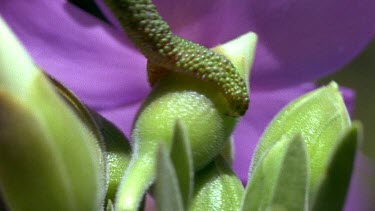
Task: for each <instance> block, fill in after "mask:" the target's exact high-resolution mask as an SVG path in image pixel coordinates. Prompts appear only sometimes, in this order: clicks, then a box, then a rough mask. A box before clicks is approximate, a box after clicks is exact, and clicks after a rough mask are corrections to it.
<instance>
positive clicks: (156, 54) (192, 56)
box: [105, 0, 249, 117]
mask: <svg viewBox="0 0 375 211" xmlns="http://www.w3.org/2000/svg"><path fill="white" fill-rule="evenodd" d="M105 2H106V4H107V6H108V7H109V8H110V9H111V11H112V12H113V13H114V15H115V17H116V18H117V19H118V20H119V21H120V23H121V25H122V27H123V28H124V30H125V32H126V34H127V35H128V37H129V38H130V40H131V41H132V42H133V43H134V44H135V46H136V47H137V48H138V49H139V50H140V51H141V52H142V53H143V54H144V55H145V57H146V58H147V60H148V77H149V82H150V84H151V85H152V86H153V85H154V84H156V83H157V82H158V81H159V79H160V78H162V77H163V76H164V75H166V74H167V73H168V72H169V71H176V72H182V73H185V74H189V75H192V76H194V77H196V78H199V79H201V80H203V81H207V82H210V83H213V84H214V85H215V86H216V87H217V88H218V89H219V90H220V92H221V93H222V94H223V95H224V96H225V98H226V99H227V101H228V104H229V107H230V113H229V114H228V115H231V116H236V117H237V116H242V115H244V114H245V112H246V110H247V108H248V104H249V98H248V90H247V88H246V83H245V81H244V80H245V79H243V78H242V77H241V76H240V74H239V73H238V72H237V71H236V69H235V67H234V66H233V64H232V63H231V62H230V61H229V60H228V59H226V58H225V57H224V56H222V55H220V54H218V53H216V52H214V51H211V50H209V49H207V48H205V47H203V46H201V45H199V44H197V43H193V42H191V41H188V40H185V39H183V38H181V37H178V36H175V35H174V34H173V33H172V32H171V30H170V27H169V25H168V24H167V23H166V22H165V21H164V20H163V19H162V17H160V15H159V14H158V12H157V9H156V7H155V5H154V4H153V3H152V1H151V0H105Z"/></svg>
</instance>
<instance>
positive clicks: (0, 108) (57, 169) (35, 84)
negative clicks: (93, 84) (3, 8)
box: [0, 18, 106, 210]
mask: <svg viewBox="0 0 375 211" xmlns="http://www.w3.org/2000/svg"><path fill="white" fill-rule="evenodd" d="M95 134H97V133H96V131H92V128H91V127H89V126H87V125H86V124H85V123H84V122H83V121H82V120H81V119H80V118H79V117H78V116H77V114H76V113H75V112H74V111H73V110H72V109H71V108H70V107H69V106H68V105H67V104H66V102H64V101H63V100H62V99H61V97H60V96H59V95H58V94H57V93H56V91H55V88H54V86H53V85H52V84H51V83H50V82H49V81H48V80H47V79H46V77H45V76H44V74H43V73H42V72H41V71H39V69H38V68H37V67H35V65H34V64H33V62H32V61H31V59H30V57H29V56H28V55H27V53H26V51H25V50H24V49H23V48H22V47H21V46H20V44H19V42H18V41H17V40H16V38H15V36H14V35H13V34H12V32H11V31H10V30H9V29H8V27H7V26H6V24H5V23H4V22H3V21H2V19H1V18H0V189H1V190H2V194H3V196H4V198H5V201H6V203H7V205H8V206H9V207H10V208H11V209H12V210H97V209H100V208H101V206H102V203H103V199H104V195H105V193H104V190H105V169H106V167H105V162H104V160H105V158H104V155H103V152H102V149H101V146H100V140H98V137H97V136H96V135H95ZM46 199H48V200H46Z"/></svg>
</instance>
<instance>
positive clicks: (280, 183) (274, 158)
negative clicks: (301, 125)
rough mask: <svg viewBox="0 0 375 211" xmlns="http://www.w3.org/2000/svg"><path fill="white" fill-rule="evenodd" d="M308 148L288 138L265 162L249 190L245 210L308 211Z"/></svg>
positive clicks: (244, 200)
mask: <svg viewBox="0 0 375 211" xmlns="http://www.w3.org/2000/svg"><path fill="white" fill-rule="evenodd" d="M307 185H308V168H307V156H306V146H305V143H304V141H303V139H302V138H301V137H300V136H296V137H294V138H292V139H289V138H287V137H284V138H283V139H282V140H280V141H278V142H277V143H276V144H275V145H274V146H273V147H272V148H271V149H270V150H269V151H268V152H266V153H265V154H264V155H263V157H262V158H261V160H260V162H259V164H258V165H257V167H256V169H255V170H254V171H253V173H252V175H251V179H250V180H249V183H248V185H247V187H246V191H245V196H244V198H243V202H242V210H244V211H247V210H268V209H269V210H296V211H300V210H304V209H305V208H306V207H305V206H306V204H307V188H308V186H307Z"/></svg>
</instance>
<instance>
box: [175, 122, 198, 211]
mask: <svg viewBox="0 0 375 211" xmlns="http://www.w3.org/2000/svg"><path fill="white" fill-rule="evenodd" d="M172 142H173V143H172V149H171V159H172V162H173V166H174V169H175V171H176V175H177V181H178V184H179V189H180V190H181V196H182V201H183V204H184V207H185V208H187V207H188V204H189V202H190V199H191V196H192V192H193V177H194V167H193V158H192V154H191V148H190V144H189V138H188V136H187V133H186V129H185V127H184V126H183V124H182V123H181V122H180V121H177V122H176V125H175V129H174V135H173V140H172Z"/></svg>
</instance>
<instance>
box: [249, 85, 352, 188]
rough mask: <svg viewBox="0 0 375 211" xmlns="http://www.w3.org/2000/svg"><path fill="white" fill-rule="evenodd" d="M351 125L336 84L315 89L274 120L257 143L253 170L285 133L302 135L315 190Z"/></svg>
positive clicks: (311, 181) (311, 182)
mask: <svg viewBox="0 0 375 211" xmlns="http://www.w3.org/2000/svg"><path fill="white" fill-rule="evenodd" d="M349 125H350V119H349V115H348V112H347V110H346V107H345V104H344V102H343V99H342V96H341V93H340V92H339V90H338V85H337V84H336V83H334V82H332V83H330V84H329V85H328V86H325V87H322V88H319V89H317V90H315V91H312V92H310V93H308V94H306V95H304V96H302V97H300V98H298V99H297V100H294V101H293V102H291V103H290V104H289V105H287V106H286V107H285V108H284V109H283V110H282V111H281V112H280V113H279V114H277V116H276V117H275V118H274V119H273V120H272V122H271V123H270V125H269V126H268V127H267V129H266V131H265V132H264V134H263V135H262V137H261V140H260V143H259V145H258V146H257V150H256V152H255V155H254V158H253V162H252V165H251V171H253V170H254V169H255V168H256V167H257V165H258V163H259V161H260V158H261V157H262V156H263V155H264V153H265V152H267V150H269V148H270V147H272V146H273V145H275V144H276V142H278V141H280V140H281V138H282V137H283V136H285V137H289V138H292V137H293V136H295V135H296V134H301V135H302V137H303V138H304V140H305V141H306V145H307V155H308V165H309V172H310V175H309V178H310V188H309V189H310V191H311V192H314V190H315V187H316V185H317V184H318V183H319V180H320V179H321V176H322V172H323V170H324V169H325V167H326V165H327V163H328V159H329V155H330V153H331V152H332V150H333V148H334V146H335V145H336V142H337V137H338V136H339V135H340V134H341V133H342V132H343V131H344V130H346V129H347V128H348V127H349Z"/></svg>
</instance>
